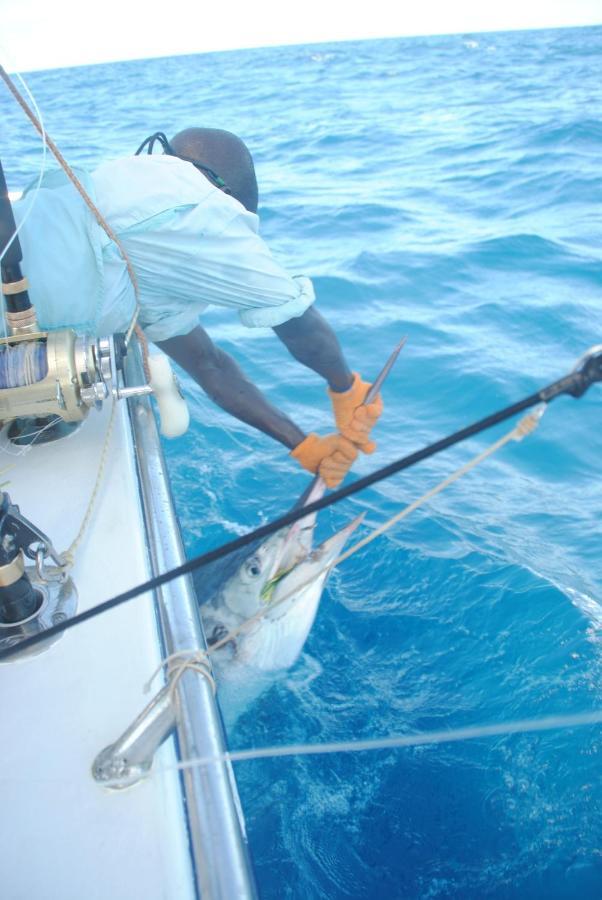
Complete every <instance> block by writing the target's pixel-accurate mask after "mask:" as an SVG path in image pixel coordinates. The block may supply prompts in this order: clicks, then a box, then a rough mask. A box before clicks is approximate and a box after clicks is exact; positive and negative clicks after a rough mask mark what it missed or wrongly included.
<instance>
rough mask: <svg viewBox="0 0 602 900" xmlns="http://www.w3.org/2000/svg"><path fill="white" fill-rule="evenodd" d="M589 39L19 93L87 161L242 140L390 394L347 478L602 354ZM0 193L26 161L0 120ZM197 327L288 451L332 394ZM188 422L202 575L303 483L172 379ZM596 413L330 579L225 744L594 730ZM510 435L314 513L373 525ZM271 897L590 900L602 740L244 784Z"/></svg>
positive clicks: (143, 64)
mask: <svg viewBox="0 0 602 900" xmlns="http://www.w3.org/2000/svg"><path fill="white" fill-rule="evenodd" d="M601 62H602V29H601V28H587V29H569V30H558V31H539V32H516V33H505V34H487V35H478V34H477V35H464V36H450V37H437V38H414V39H404V40H386V41H366V42H355V43H344V44H328V45H314V46H298V47H286V48H276V49H265V50H254V51H244V52H243V51H241V52H232V53H218V54H211V55H198V56H186V57H174V58H168V59H155V60H145V61H132V62H124V63H118V64H110V65H102V66H89V67H84V68H77V69H63V70H55V71H50V72H36V73H32V74H31V75H29V76H28V77H27V81H28V84H29V85H30V87H31V89H32V91H33V92H34V94H35V97H36V99H37V102H38V104H39V105H40V108H41V110H42V113H43V116H44V119H45V124H46V127H47V129H48V131H49V133H50V134H51V135H52V137H53V138H54V139H55V141H56V142H57V143H58V144H59V146H60V147H61V149H62V150H63V152H64V154H65V155H66V157H67V158H68V159H69V160H70V161H71V162H72V163H79V164H83V165H88V166H93V165H95V164H96V163H98V162H100V161H101V160H103V159H105V158H106V157H108V156H117V155H120V154H125V153H130V152H133V150H135V148H136V147H137V146H138V144H139V143H140V142H141V141H142V139H143V138H144V137H146V136H147V135H148V134H150V133H151V132H153V131H155V130H157V129H161V130H164V131H166V132H167V133H168V134H170V133H174V132H175V131H177V130H179V129H180V128H183V127H186V126H189V125H196V124H205V125H210V126H213V127H219V128H226V129H230V130H232V131H235V132H237V133H238V134H240V135H241V136H242V137H243V138H244V139H245V140H246V142H247V143H248V145H249V147H250V148H251V150H252V152H253V154H254V157H255V160H256V167H257V172H258V178H259V182H260V215H261V221H262V233H263V235H264V237H265V238H266V240H267V241H268V243H269V244H270V246H271V248H272V250H273V252H274V255H275V256H276V257H277V258H278V259H279V260H281V261H282V263H283V264H284V265H285V266H286V267H287V268H288V269H289V270H290V271H291V272H293V273H296V272H303V273H306V274H308V275H310V276H312V277H313V279H314V283H315V287H316V291H317V295H318V298H319V300H318V302H319V308H320V309H321V310H322V312H323V313H324V314H325V315H326V317H327V318H328V319H329V320H330V322H331V323H332V324H333V326H334V327H335V329H336V331H337V333H338V335H339V337H340V339H341V342H342V344H343V346H344V348H345V351H346V353H347V356H348V358H349V360H350V362H351V363H352V365H353V367H354V368H358V369H359V370H360V371H361V372H362V374H364V376H365V377H367V378H369V377H370V376H372V375H373V374H374V373H376V372H377V371H378V369H379V368H380V366H381V365H382V363H383V362H384V360H385V358H386V356H387V355H388V353H389V352H390V350H391V349H392V347H393V345H394V344H395V342H396V341H397V340H398V339H399V338H400V337H401V336H402V335H403V334H407V335H408V344H407V347H406V349H404V351H403V355H402V358H401V359H400V362H399V364H398V366H397V368H396V370H395V371H394V373H393V375H392V376H391V378H390V381H389V382H388V383H387V385H386V389H385V393H384V400H385V406H386V412H385V415H384V416H383V420H382V423H381V424H379V428H378V435H377V437H378V451H377V453H376V454H375V455H374V456H373V457H368V458H365V459H363V460H362V461H361V463H360V464H359V465H358V466H357V469H356V472H357V474H358V475H360V474H365V473H367V472H369V471H371V470H372V469H373V468H375V467H377V466H380V465H383V464H385V463H387V462H390V461H392V460H393V459H395V458H397V457H399V456H401V455H403V454H406V453H408V452H411V451H413V450H416V449H418V448H420V447H421V446H423V445H424V444H426V443H429V442H431V441H434V440H436V439H438V438H440V437H442V436H444V435H446V434H447V433H448V432H451V431H455V430H457V429H458V428H461V427H463V426H464V425H466V424H468V423H470V422H472V421H474V420H476V419H478V418H479V417H481V416H484V415H486V414H487V413H489V412H492V411H494V410H496V409H497V408H499V407H501V406H503V405H505V404H508V403H510V402H513V401H515V400H518V399H520V398H521V397H522V396H523V395H525V394H527V393H531V392H532V391H534V390H535V389H537V388H539V387H541V386H543V385H545V384H547V383H549V382H550V381H553V380H555V379H556V378H557V377H560V376H561V375H563V374H565V372H567V371H568V370H569V369H570V368H571V367H572V365H573V364H574V362H575V361H576V359H577V358H578V357H579V356H580V355H581V353H583V352H584V351H585V350H586V349H587V348H588V347H589V346H590V345H592V344H596V343H600V342H601V340H602V312H601V299H602V262H601V257H600V246H601V239H602V224H601V221H602V220H601V217H600V201H601V199H602V178H601V174H600V159H601V150H602V124H601V122H602V117H601V112H602V103H601V101H602V81H601V79H600V70H601ZM0 103H1V109H2V118H3V123H4V126H3V128H2V136H1V145H0V152H1V155H2V158H3V162H4V164H5V169H6V171H7V177H8V179H9V182H10V183H11V187H12V186H14V187H18V186H22V185H23V184H24V183H25V182H26V181H28V180H30V178H32V177H33V176H34V175H35V174H36V171H37V167H38V165H39V158H40V148H39V141H38V139H37V137H36V135H35V134H34V132H33V130H32V128H31V126H30V125H29V124H28V123H27V122H26V120H25V118H24V116H23V115H22V113H21V112H20V111H19V110H18V109H17V108H16V106H14V104H13V102H12V101H11V100H10V99H9V98H8V97H7V95H6V94H3V95H2V96H1V100H0ZM204 324H205V325H206V327H207V328H208V330H209V331H210V333H211V334H212V336H213V337H214V338H215V340H216V341H217V342H219V343H220V344H221V346H223V347H224V348H225V349H227V350H229V351H230V352H232V354H233V355H234V356H235V357H236V358H237V359H238V360H239V361H240V363H241V364H242V366H243V367H244V369H245V370H246V371H247V372H248V374H249V375H250V376H251V377H252V378H253V379H254V380H255V381H256V383H257V384H259V385H260V386H261V387H262V388H263V389H265V391H266V393H267V394H268V395H269V397H270V399H271V400H272V401H274V402H276V403H277V404H278V405H280V406H281V407H282V408H283V409H285V410H286V411H287V412H288V413H289V414H290V415H291V416H292V417H293V418H294V419H295V420H296V421H297V422H298V423H299V424H300V425H301V426H302V427H303V428H305V429H307V430H318V431H322V432H325V431H326V430H329V429H330V428H331V420H330V414H329V410H328V403H327V399H326V396H325V393H324V388H323V385H321V384H320V383H319V382H318V380H317V379H316V378H315V377H314V376H312V375H311V373H308V372H307V371H305V370H303V369H301V368H300V367H299V366H298V364H296V363H294V361H292V360H291V359H290V358H288V357H287V355H286V352H285V351H284V349H283V348H282V347H281V345H280V344H279V343H278V342H277V341H276V340H275V339H274V337H273V336H272V335H271V333H270V332H259V333H255V332H248V331H246V330H245V329H244V328H243V327H242V326H241V325H240V324H239V323H238V321H237V319H235V318H233V317H231V316H229V315H227V314H226V313H222V312H210V313H208V314H207V316H206V317H205V320H204ZM182 380H183V382H184V387H185V390H186V393H187V395H188V398H189V401H190V406H191V412H192V416H193V425H192V427H191V429H190V431H189V432H188V434H187V435H186V436H184V437H183V438H181V439H178V440H177V441H175V442H173V443H170V444H168V445H166V448H165V449H166V453H167V457H168V461H169V465H170V471H171V476H172V481H173V485H174V490H175V494H176V501H177V507H178V512H179V515H180V518H181V522H182V526H183V531H184V536H185V539H186V542H187V549H188V551H189V553H191V554H194V553H198V552H201V551H202V550H204V549H206V548H208V547H212V546H216V545H217V544H218V543H220V542H221V541H223V540H225V539H228V538H231V537H232V536H234V535H236V534H239V533H242V532H244V531H246V530H247V529H249V528H250V527H252V526H254V525H256V524H258V523H261V522H265V521H267V520H268V519H269V518H271V517H273V516H275V515H277V514H279V513H282V512H283V511H285V510H286V509H288V507H289V506H290V505H291V504H292V502H293V501H294V500H295V499H296V497H297V496H298V495H299V494H300V493H301V491H302V489H303V488H304V487H305V485H306V483H307V477H306V476H305V475H304V474H303V473H302V472H301V471H298V470H297V469H296V468H295V466H294V465H293V464H292V463H291V461H290V460H289V459H288V458H287V455H286V454H285V453H284V452H283V451H282V449H281V448H280V447H279V446H277V445H275V444H272V443H270V442H269V441H268V440H267V439H265V438H264V437H262V436H261V435H258V434H256V433H254V432H252V431H251V430H250V429H248V428H247V427H245V426H244V425H242V424H240V423H237V422H235V421H233V420H232V419H229V418H228V417H227V416H226V415H225V414H222V413H221V412H216V410H215V409H214V408H213V407H212V406H211V404H210V403H209V402H208V401H207V400H206V399H205V398H204V397H203V396H202V395H201V393H200V391H199V390H198V389H197V388H196V387H195V386H194V385H193V384H191V383H190V381H189V380H188V379H187V378H186V377H185V376H183V379H182ZM601 409H602V386H594V387H593V388H592V389H591V390H590V392H589V393H588V394H587V395H586V396H585V397H584V398H582V399H581V400H579V401H576V400H573V399H571V398H561V399H559V400H557V401H555V402H554V403H553V404H552V405H551V406H550V408H549V410H548V411H547V413H546V415H545V416H544V418H543V419H542V422H541V424H540V426H539V429H538V430H537V432H536V433H535V434H534V435H533V436H532V437H529V438H527V439H526V440H525V441H523V442H522V443H520V444H512V445H511V446H508V447H507V448H506V449H504V450H503V451H501V452H500V454H499V455H497V456H495V457H493V459H491V460H490V461H488V462H487V463H485V464H484V465H483V466H482V467H481V468H479V469H477V470H476V471H474V472H473V473H472V474H471V475H469V476H467V477H466V479H463V480H462V481H460V482H459V483H458V484H456V485H455V486H453V487H451V488H450V489H449V490H448V491H447V492H445V493H443V494H442V495H440V496H438V497H437V498H436V499H435V500H433V501H432V502H431V503H430V504H429V505H428V506H427V507H425V508H424V509H422V510H421V511H419V512H417V513H415V514H414V515H413V516H411V517H409V518H408V519H407V520H406V521H405V522H404V523H403V524H402V525H400V526H399V527H398V528H397V529H396V530H395V531H393V532H391V533H389V534H388V535H387V536H386V537H384V538H382V539H380V541H379V542H377V543H374V544H372V545H370V546H369V547H367V548H366V549H365V550H364V551H362V552H361V553H359V554H358V555H356V556H355V557H353V558H352V559H350V560H349V561H348V562H347V563H345V564H344V565H343V566H342V567H341V569H340V570H339V571H337V572H336V573H335V575H334V577H333V578H332V580H331V582H330V584H329V587H328V589H327V591H326V592H325V595H324V598H323V601H322V605H321V609H320V613H319V616H318V619H317V621H316V625H315V627H314V629H313V631H312V633H311V635H310V637H309V640H308V642H307V644H306V647H305V650H304V653H303V655H302V657H301V659H300V660H299V662H298V664H297V665H296V666H295V667H294V668H293V669H292V670H291V671H289V672H288V673H286V675H285V676H283V677H282V678H281V679H279V680H278V681H277V682H276V683H275V684H274V685H273V687H272V688H270V689H269V690H268V691H266V692H265V693H264V694H263V695H262V696H261V697H260V698H259V699H258V700H257V701H256V702H255V703H254V704H253V706H252V707H251V708H250V709H248V710H247V711H246V712H245V713H244V714H243V715H242V716H241V717H240V718H239V720H238V722H237V724H236V726H235V727H234V729H233V731H232V733H231V734H230V736H229V737H230V744H231V746H232V747H233V748H238V747H251V746H265V745H273V744H287V743H297V742H302V741H312V742H326V741H339V740H347V739H358V738H370V737H376V736H385V735H390V734H405V733H410V732H414V731H422V730H427V729H452V728H455V727H458V726H465V725H471V724H477V723H494V722H495V723H497V722H504V721H508V720H513V719H518V718H525V717H540V716H547V715H553V714H557V713H560V714H565V713H572V712H581V711H586V710H591V709H599V708H600V701H601V694H602V681H601V676H602V643H601V629H602V606H601V602H602V597H601V594H602V578H601V575H602V572H601V563H600V544H601V541H600V538H601V527H600V515H601V513H602V479H601V478H600V475H601V472H602V458H601V453H600V449H601V441H600V412H601ZM504 430H505V429H504V427H503V426H502V427H501V428H496V429H494V430H492V431H491V432H490V433H487V434H485V435H483V436H482V437H480V438H478V439H473V440H471V441H470V442H468V443H467V444H466V445H462V446H459V447H456V448H454V449H453V450H450V451H447V452H446V453H444V454H441V455H439V456H437V457H435V458H433V459H432V460H429V461H428V462H426V463H424V464H421V465H420V466H418V467H415V468H412V469H411V470H409V471H407V472H405V473H403V474H402V475H399V476H397V477H395V478H394V479H392V480H390V481H387V482H385V483H381V484H379V485H377V486H375V487H373V488H372V489H370V490H368V491H366V492H365V493H363V494H361V495H359V496H356V497H354V498H352V499H350V500H349V501H346V502H345V503H342V504H340V505H339V506H337V507H335V508H333V509H330V510H328V511H326V512H325V513H324V514H322V516H321V522H320V531H321V534H323V535H324V536H325V535H327V534H329V533H330V532H332V531H333V530H334V529H335V528H338V527H340V526H341V525H342V524H344V523H345V522H346V521H347V520H348V519H350V518H351V517H352V516H354V515H356V514H357V513H358V512H359V511H364V512H365V513H366V523H367V525H366V529H367V528H368V527H374V526H376V525H378V524H380V523H381V522H382V521H383V520H384V519H386V518H387V517H389V516H391V515H393V514H394V513H396V512H397V511H398V510H399V509H400V508H401V507H402V506H403V505H405V504H407V503H408V502H411V501H412V500H413V499H415V498H416V497H418V496H419V495H420V494H422V493H423V492H424V491H426V490H427V489H429V488H430V487H432V486H433V485H434V484H436V483H437V482H438V481H439V480H440V479H442V478H443V477H445V476H446V475H448V474H449V473H450V472H451V471H452V470H453V469H454V468H456V467H457V466H459V465H461V464H462V463H464V462H465V461H466V460H467V459H468V458H469V457H470V456H472V455H474V454H475V453H477V452H478V451H480V450H482V449H483V448H484V447H485V446H487V445H488V444H489V443H490V442H491V441H493V440H494V439H495V438H497V437H499V436H501V434H503V433H504ZM236 773H237V777H238V781H239V786H240V791H241V798H242V802H243V806H244V809H245V814H246V819H247V826H248V831H249V840H250V845H251V849H252V853H253V857H254V863H255V867H256V872H257V879H258V883H259V886H260V892H261V896H262V897H265V898H279V900H280V898H295V900H296V898H337V900H339V898H347V897H362V898H376V897H381V896H388V897H396V898H398V897H399V898H449V897H454V898H455V897H461V898H481V897H491V898H496V900H502V898H540V897H544V896H545V897H548V898H552V900H557V898H573V897H581V898H596V897H600V896H602V844H601V838H602V807H601V780H600V730H599V728H595V727H581V728H575V729H571V730H556V731H549V732H545V733H537V734H522V735H507V736H501V737H496V738H494V739H492V738H489V739H480V740H473V741H466V742H462V743H455V744H441V745H437V746H429V747H422V748H414V749H411V750H408V749H406V750H397V751H391V750H387V751H379V752H374V753H358V754H345V755H343V754H341V755H335V756H327V757H315V756H313V757H312V756H307V757H294V758H290V759H277V760H263V761H255V762H245V763H239V764H237V767H236Z"/></svg>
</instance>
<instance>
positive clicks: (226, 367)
mask: <svg viewBox="0 0 602 900" xmlns="http://www.w3.org/2000/svg"><path fill="white" fill-rule="evenodd" d="M282 327H284V326H282ZM157 346H158V347H160V348H161V350H163V351H164V352H165V353H167V355H168V356H170V357H171V358H172V359H173V360H175V362H177V363H178V365H180V366H182V368H183V369H185V370H186V371H187V372H188V374H189V375H191V376H192V378H194V380H195V381H196V383H197V384H198V385H200V387H201V388H202V389H203V390H204V391H205V393H206V394H207V395H208V396H209V397H211V399H212V400H213V402H214V403H217V405H218V406H221V408H222V409H225V410H226V412H229V413H230V414H231V415H233V416H235V417H236V418H237V419H240V420H241V421H243V422H246V423H247V424H248V425H251V426H253V428H257V429H259V431H263V432H264V434H267V435H269V436H270V437H272V438H274V440H276V441H279V442H280V443H281V444H284V446H285V447H288V448H289V450H292V449H293V448H294V447H297V446H298V445H299V444H300V443H301V442H302V441H303V440H304V439H305V437H306V435H305V434H304V432H303V431H301V429H300V428H298V427H297V426H296V425H295V423H294V422H293V421H292V420H291V419H289V418H288V417H287V416H285V415H284V413H282V412H280V410H278V409H276V407H275V406H272V405H271V404H270V403H269V402H268V401H267V400H266V398H265V397H264V395H263V394H262V393H261V391H260V390H259V389H258V388H256V387H255V385H254V384H252V383H251V382H250V381H248V380H247V378H246V377H245V375H244V373H243V372H242V371H241V369H240V368H239V366H238V365H237V363H236V362H235V361H234V359H232V357H231V356H230V355H229V354H228V353H225V352H224V351H223V350H220V348H219V347H216V346H215V344H214V343H213V341H212V340H211V338H210V337H209V335H208V334H207V332H206V331H205V330H204V329H203V328H201V327H200V325H198V326H197V327H196V328H194V329H193V330H192V331H191V332H190V333H189V334H186V335H182V336H180V337H173V338H168V339H167V340H165V341H157Z"/></svg>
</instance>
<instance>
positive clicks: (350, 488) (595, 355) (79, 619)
mask: <svg viewBox="0 0 602 900" xmlns="http://www.w3.org/2000/svg"><path fill="white" fill-rule="evenodd" d="M595 381H602V344H600V345H596V346H595V347H592V348H591V349H590V350H589V351H588V352H587V353H585V354H584V355H583V357H582V358H581V359H580V360H579V362H578V364H577V366H576V368H575V369H574V370H573V371H572V372H571V373H570V374H569V375H565V376H564V378H561V379H559V380H558V381H555V382H553V383H552V384H550V385H548V386H547V387H544V388H541V390H539V391H537V392H536V393H534V394H531V395H529V396H528V397H525V398H524V399H523V400H519V401H518V403H514V404H512V405H511V406H507V407H505V408H504V409H501V410H499V411H498V412H496V413H493V414H492V415H490V416H486V417H485V418H484V419H480V420H479V421H477V422H474V423H473V424H472V425H468V426H467V427H466V428H462V429H461V430H460V431H456V432H454V433H453V434H450V435H448V436H447V437H445V438H442V439H441V440H439V441H435V443H433V444H429V445H427V446H426V447H423V448H422V449H421V450H417V451H416V452H415V453H410V454H409V455H408V456H404V457H402V458H401V459H398V460H396V461H395V462H392V463H390V464H389V465H387V466H383V467H382V468H380V469H377V470H376V471H375V472H373V473H372V474H371V475H366V476H364V477H363V478H358V480H357V481H355V482H352V483H351V484H349V485H347V486H346V487H343V488H339V489H338V490H336V491H333V493H332V494H330V495H329V496H324V497H322V498H320V499H319V500H315V501H313V502H312V503H308V504H307V506H303V507H300V508H297V509H293V510H290V512H288V513H285V515H283V516H280V517H279V518H278V519H274V520H273V521H272V522H268V523H267V524H266V525H262V526H260V527H259V528H256V529H255V530H254V531H250V532H247V534H245V535H242V536H241V537H238V538H235V539H234V540H232V541H228V542H227V543H226V544H222V545H221V546H219V547H217V548H215V549H214V550H209V551H208V552H207V553H203V554H201V555H200V556H197V557H194V558H193V559H190V560H187V561H186V562H185V563H182V565H180V566H177V567H176V568H174V569H171V570H169V571H168V572H164V573H163V574H162V575H157V576H155V577H153V578H150V579H149V580H148V581H145V582H143V583H142V584H139V585H138V586H137V587H134V588H130V589H129V590H127V591H124V592H123V593H121V594H118V595H117V596H115V597H113V598H111V599H110V600H106V601H104V602H103V603H99V604H98V605H97V606H93V607H92V608H91V609H88V610H85V611H84V612H81V613H78V615H76V616H73V617H71V618H70V619H67V620H66V621H65V622H61V623H58V624H57V625H53V626H51V627H50V628H48V629H47V630H46V631H43V632H40V633H39V634H35V635H32V636H30V637H27V638H24V639H23V640H22V641H20V642H19V643H18V644H15V645H13V646H12V647H7V648H5V649H4V650H0V661H1V660H4V659H8V658H9V657H11V656H14V655H16V654H18V653H20V652H22V651H23V650H25V649H28V648H29V647H33V646H36V645H37V644H39V643H43V642H44V641H45V640H47V639H48V638H49V637H52V636H54V635H56V634H61V633H62V632H64V631H68V630H69V629H71V628H74V627H75V626H76V625H80V624H82V623H83V622H86V621H88V620H89V619H93V618H95V617H96V616H99V615H102V614H103V613H105V612H108V611H109V610H111V609H115V608H116V607H117V606H121V604H123V603H127V602H129V601H130V600H133V599H134V598H136V597H139V596H140V595H141V594H145V593H147V592H149V591H153V590H155V589H156V588H158V587H162V585H164V584H168V583H169V582H170V581H173V580H174V579H176V578H179V577H180V576H181V575H188V574H189V573H190V572H194V571H195V570H196V569H200V568H201V567H203V566H206V565H208V564H209V563H211V562H215V561H216V560H218V559H222V558H223V557H225V556H227V555H228V554H229V553H232V552H233V551H235V550H239V549H241V548H243V547H247V546H248V545H249V544H251V543H253V542H254V541H257V540H260V539H263V538H266V537H268V536H269V535H271V534H274V533H275V532H276V531H279V530H280V529H281V528H284V527H286V526H287V525H292V523H293V522H296V521H298V520H299V519H303V518H305V517H306V516H308V515H311V514H312V513H314V512H318V511H319V510H322V509H326V508H327V507H329V506H333V505H334V504H336V503H339V502H340V501H341V500H344V499H346V498H347V497H351V496H353V495H354V494H358V493H359V492H360V491H363V490H365V489H366V488H367V487H370V486H371V485H373V484H377V483H378V482H380V481H384V480H385V479H387V478H390V477H391V476H392V475H395V474H396V473H397V472H401V471H403V470H404V469H408V468H410V467H411V466H413V465H416V463H418V462H421V461H422V460H425V459H428V458H429V457H431V456H434V455H435V454H437V453H440V452H442V451H443V450H446V449H448V448H449V447H452V446H454V445H455V444H458V443H460V442H462V441H464V440H467V439H468V438H470V437H474V436H475V435H477V434H480V433H481V432H482V431H485V430H486V429H488V428H492V427H493V426H494V425H498V424H500V423H501V422H504V421H506V420H507V419H509V418H511V417H512V416H514V415H516V414H517V413H519V412H522V411H523V410H526V409H529V408H530V407H532V406H535V405H536V404H539V403H544V404H546V403H549V402H551V401H552V400H554V399H555V398H556V397H558V396H560V395H561V394H570V395H571V396H573V397H581V396H582V395H583V394H584V393H585V391H586V390H587V389H588V388H589V387H590V386H591V385H592V384H593V383H594V382H595Z"/></svg>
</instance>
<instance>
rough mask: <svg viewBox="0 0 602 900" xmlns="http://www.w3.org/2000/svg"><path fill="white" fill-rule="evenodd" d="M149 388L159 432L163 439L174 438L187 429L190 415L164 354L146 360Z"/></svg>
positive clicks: (154, 355)
mask: <svg viewBox="0 0 602 900" xmlns="http://www.w3.org/2000/svg"><path fill="white" fill-rule="evenodd" d="M148 366H149V369H150V374H151V381H150V384H151V387H152V389H153V394H154V395H155V400H156V401H157V406H158V407H159V430H160V431H161V434H162V435H163V436H164V437H167V438H175V437H179V436H180V435H181V434H184V432H185V431H186V430H187V429H188V425H189V423H190V414H189V412H188V406H187V404H186V400H185V399H184V397H183V396H182V392H181V390H180V385H179V384H178V380H177V378H176V376H175V375H174V373H173V372H172V369H171V365H170V363H169V360H168V358H167V357H166V356H165V354H163V353H161V354H158V353H157V354H153V355H152V356H149V358H148Z"/></svg>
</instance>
